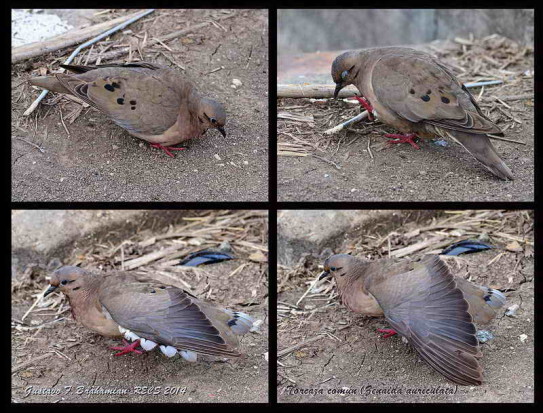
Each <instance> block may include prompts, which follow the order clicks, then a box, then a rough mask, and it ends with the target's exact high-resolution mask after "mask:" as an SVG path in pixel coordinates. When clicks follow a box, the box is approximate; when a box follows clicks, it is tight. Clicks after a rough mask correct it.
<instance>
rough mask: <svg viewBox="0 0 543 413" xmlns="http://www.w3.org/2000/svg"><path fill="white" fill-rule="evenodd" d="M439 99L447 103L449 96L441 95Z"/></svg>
mask: <svg viewBox="0 0 543 413" xmlns="http://www.w3.org/2000/svg"><path fill="white" fill-rule="evenodd" d="M441 101H442V102H443V103H449V102H450V100H449V98H446V97H445V96H441Z"/></svg>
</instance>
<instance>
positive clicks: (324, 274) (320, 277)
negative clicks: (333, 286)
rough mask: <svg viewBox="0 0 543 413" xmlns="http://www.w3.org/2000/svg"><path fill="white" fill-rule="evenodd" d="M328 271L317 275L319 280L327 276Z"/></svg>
mask: <svg viewBox="0 0 543 413" xmlns="http://www.w3.org/2000/svg"><path fill="white" fill-rule="evenodd" d="M329 276H330V272H329V271H323V272H322V274H321V275H319V280H322V279H323V278H326V277H329Z"/></svg>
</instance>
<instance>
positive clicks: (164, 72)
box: [29, 62, 226, 157]
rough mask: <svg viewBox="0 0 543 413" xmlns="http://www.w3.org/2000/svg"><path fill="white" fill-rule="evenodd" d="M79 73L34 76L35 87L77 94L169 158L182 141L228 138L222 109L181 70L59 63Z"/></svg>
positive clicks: (148, 65) (147, 65)
mask: <svg viewBox="0 0 543 413" xmlns="http://www.w3.org/2000/svg"><path fill="white" fill-rule="evenodd" d="M60 66H61V67H63V68H65V69H67V70H69V71H71V72H74V73H75V74H66V73H59V74H55V75H54V76H44V77H35V78H31V79H30V80H29V81H30V83H31V84H33V85H35V86H38V87H41V88H43V89H47V90H49V91H52V92H57V93H66V94H70V95H74V96H77V97H78V98H80V99H82V100H83V101H85V102H86V103H88V104H89V105H91V106H93V107H94V108H96V109H98V110H99V111H100V112H103V113H104V114H105V115H107V116H108V117H109V118H111V120H113V122H115V123H116V124H117V125H119V126H120V127H121V128H123V129H126V130H127V131H128V132H129V133H130V134H131V135H134V136H136V137H138V138H140V139H143V140H145V141H147V142H149V143H151V146H153V147H155V148H159V149H162V150H164V151H165V152H166V154H167V155H168V156H172V157H173V155H172V153H171V152H170V151H171V150H182V149H185V148H172V147H171V146H172V145H176V144H178V143H181V142H183V141H186V140H189V139H192V138H197V137H200V136H202V135H203V134H204V133H205V132H206V131H207V130H208V129H210V128H216V129H218V130H219V132H220V133H221V134H222V135H223V136H224V137H226V132H225V131H224V124H225V122H226V113H225V111H224V108H223V107H222V105H221V104H220V103H218V102H216V101H214V100H211V99H208V98H205V97H202V96H201V95H200V94H199V93H198V91H197V90H196V88H195V87H194V85H193V84H192V83H191V82H190V81H189V80H188V79H187V78H186V77H184V76H183V75H181V74H180V73H179V72H177V71H175V70H172V69H170V68H168V67H165V66H161V65H158V64H155V63H146V62H137V63H124V64H116V63H113V64H105V65H98V66H76V65H60Z"/></svg>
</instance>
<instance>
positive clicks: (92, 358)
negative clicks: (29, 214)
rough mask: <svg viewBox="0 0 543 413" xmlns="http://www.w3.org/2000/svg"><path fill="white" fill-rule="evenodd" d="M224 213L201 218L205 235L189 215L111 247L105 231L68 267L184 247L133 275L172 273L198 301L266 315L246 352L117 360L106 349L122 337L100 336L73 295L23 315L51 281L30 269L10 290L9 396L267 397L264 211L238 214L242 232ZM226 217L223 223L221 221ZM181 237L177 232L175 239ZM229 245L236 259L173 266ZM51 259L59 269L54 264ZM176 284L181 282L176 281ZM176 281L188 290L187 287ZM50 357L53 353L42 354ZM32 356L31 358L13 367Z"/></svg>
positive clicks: (245, 342) (247, 340)
mask: <svg viewBox="0 0 543 413" xmlns="http://www.w3.org/2000/svg"><path fill="white" fill-rule="evenodd" d="M264 214H265V213H264ZM228 215H229V213H228V212H227V211H226V212H224V211H223V213H222V214H221V217H219V218H217V219H216V220H215V219H211V220H210V221H204V224H205V225H208V229H209V231H205V228H204V230H202V226H200V227H198V226H197V225H196V226H195V223H196V224H198V222H196V221H194V220H193V221H189V220H187V221H186V225H184V226H179V227H174V228H169V229H168V228H163V229H155V230H145V231H141V232H140V233H138V234H136V235H134V236H133V237H131V238H130V239H128V240H125V241H124V243H123V244H122V245H123V246H122V247H121V246H120V245H111V243H109V242H108V237H107V236H104V237H103V238H102V239H97V240H96V242H95V244H94V245H95V247H92V248H90V249H88V248H87V249H82V248H77V247H74V248H75V249H74V251H73V254H72V257H71V258H70V259H69V260H67V261H66V262H65V263H64V264H77V263H80V264H81V266H83V267H86V268H98V267H99V266H101V267H103V268H105V269H110V268H112V267H114V268H119V267H120V263H121V260H122V255H121V254H124V257H125V259H126V260H128V259H132V258H137V257H140V256H144V255H146V254H149V253H152V252H155V251H159V250H161V249H162V248H166V247H172V246H175V245H181V246H183V249H180V250H179V252H178V253H174V254H171V255H169V256H166V257H164V258H162V259H161V260H158V261H155V262H151V263H147V264H145V265H143V266H141V267H139V268H137V269H135V270H134V271H138V272H145V273H150V274H154V275H153V276H157V277H158V276H159V275H160V276H163V277H164V276H168V275H169V276H172V275H173V276H174V277H177V280H184V282H185V283H188V284H189V285H190V286H191V287H192V289H189V290H188V291H190V292H191V293H193V294H194V295H196V296H198V297H200V298H201V299H205V300H209V301H213V302H214V303H216V304H218V305H221V306H224V307H227V308H232V309H236V310H240V311H243V312H246V313H248V314H250V315H251V316H253V317H254V318H255V319H256V320H262V324H261V325H260V327H259V329H258V331H256V332H251V333H248V334H246V335H244V336H242V337H241V339H240V348H239V349H240V352H241V353H242V356H241V357H239V358H237V359H226V358H213V357H210V356H208V357H206V356H200V357H199V359H198V362H196V363H188V362H186V361H185V360H184V359H182V358H181V357H178V356H175V357H173V358H167V357H165V356H164V355H163V354H162V353H161V352H160V351H151V352H144V354H142V355H137V354H128V355H126V356H122V357H114V356H113V354H114V353H115V351H113V350H110V349H109V347H112V346H118V345H120V344H121V343H120V340H115V339H111V338H105V337H102V336H100V335H98V334H95V333H94V332H92V331H90V330H88V329H86V328H85V327H83V326H82V325H80V324H79V323H78V322H76V321H75V320H73V318H72V317H71V315H70V310H69V306H68V304H67V301H66V300H65V298H64V297H63V296H62V295H60V294H59V295H57V294H54V295H52V296H51V297H52V298H51V299H49V297H48V298H46V299H45V300H42V302H43V301H45V302H43V305H40V304H39V305H38V306H36V307H35V309H34V310H33V311H32V312H30V314H29V316H28V317H27V318H25V319H24V320H23V321H21V319H22V317H23V315H24V314H25V313H26V312H27V310H29V308H30V307H31V305H32V304H33V303H34V301H35V298H36V296H35V294H39V293H41V291H43V290H44V289H45V288H46V287H47V285H48V283H47V281H46V280H45V275H46V274H48V272H47V271H45V270H44V269H43V268H37V267H35V266H32V265H30V266H29V267H28V268H29V270H28V271H26V272H23V273H20V274H17V278H16V281H14V283H13V288H12V290H13V292H12V343H11V346H12V347H11V349H12V369H13V370H14V371H13V372H12V401H13V402H15V403H29V402H33V403H35V402H40V403H44V402H45V403H55V402H61V403H62V402H95V403H101V402H117V403H118V402H146V403H163V402H194V403H197V402H206V403H214V402H224V403H226V402H227V403H246V402H257V403H266V402H267V401H268V361H267V352H268V298H267V297H268V280H267V277H268V264H267V258H266V256H267V217H266V215H263V214H262V211H256V212H254V213H251V211H244V212H243V213H240V214H239V215H238V217H239V216H244V222H245V224H246V226H245V227H244V231H241V230H239V228H238V229H237V230H236V228H235V227H237V226H238V225H239V224H240V222H241V221H240V220H237V221H236V219H235V217H234V219H231V220H230V221H228V223H226V219H227V216H228ZM233 215H236V214H233ZM208 216H209V215H208ZM221 220H222V221H223V224H219V223H220V221H221ZM189 228H190V229H189ZM178 233H179V234H180V235H179V236H172V234H178ZM225 241H226V242H228V243H229V244H230V246H231V248H232V251H233V255H234V256H235V257H236V259H235V260H232V261H226V262H222V263H218V264H214V265H210V266H205V267H198V268H196V269H195V270H187V269H186V268H187V267H175V266H172V264H173V263H174V262H179V257H180V256H185V255H186V254H188V253H190V252H191V251H196V250H200V249H204V248H210V247H213V248H216V247H218V245H219V244H220V243H222V242H225ZM142 242H143V244H142ZM121 250H122V251H124V252H121ZM174 257H175V258H174ZM51 265H52V266H56V265H55V262H54V260H52V263H51ZM240 267H242V268H240ZM181 268H185V269H181ZM236 270H237V271H236ZM234 271H236V272H234ZM158 279H159V280H163V278H160V277H159V278H158ZM179 283H181V281H177V282H176V285H179ZM180 286H181V287H183V286H184V287H183V288H185V289H187V287H186V285H184V284H180ZM46 354H49V355H50V356H49V357H48V358H45V359H39V357H40V356H44V355H46ZM29 360H32V362H30V363H28V364H27V365H26V366H24V365H23V368H20V369H16V367H18V366H21V364H22V363H25V362H27V361H29ZM40 392H41V393H42V394H39V393H40ZM104 392H109V393H111V392H116V394H104ZM43 393H44V394H43Z"/></svg>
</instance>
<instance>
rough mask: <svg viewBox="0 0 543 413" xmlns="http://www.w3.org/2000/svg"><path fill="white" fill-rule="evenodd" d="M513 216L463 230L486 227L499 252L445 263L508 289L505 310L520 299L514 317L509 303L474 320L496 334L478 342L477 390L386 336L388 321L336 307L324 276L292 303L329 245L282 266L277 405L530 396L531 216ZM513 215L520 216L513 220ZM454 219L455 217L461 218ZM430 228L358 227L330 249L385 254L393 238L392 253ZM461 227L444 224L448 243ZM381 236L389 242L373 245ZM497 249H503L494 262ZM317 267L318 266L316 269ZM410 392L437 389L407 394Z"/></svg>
mask: <svg viewBox="0 0 543 413" xmlns="http://www.w3.org/2000/svg"><path fill="white" fill-rule="evenodd" d="M516 214H517V213H507V214H505V216H504V217H503V219H502V221H499V220H497V219H496V217H495V216H494V217H488V216H487V218H488V219H489V221H488V222H490V220H495V223H496V224H495V225H494V224H492V225H489V226H487V227H486V229H482V228H481V230H480V231H479V233H478V234H477V230H476V229H475V227H474V226H471V225H470V229H469V230H465V233H464V235H463V238H466V235H468V234H469V237H470V238H477V236H478V235H480V234H483V233H486V234H487V235H488V236H489V237H490V243H491V244H492V245H494V246H496V247H498V248H499V249H497V250H489V251H484V252H479V253H475V254H469V255H462V256H460V257H458V258H457V257H446V262H447V264H449V265H450V268H451V269H452V271H453V272H454V274H455V275H458V276H462V277H465V278H468V277H469V279H470V280H471V281H472V282H474V283H476V284H479V285H488V286H490V287H493V288H498V289H500V290H502V291H505V295H506V296H507V304H506V308H509V307H510V306H512V305H514V304H518V305H519V306H520V308H519V310H518V311H517V312H516V314H515V315H514V316H512V317H511V316H505V315H504V312H505V309H503V311H502V312H501V313H500V314H499V315H498V317H497V318H496V319H495V320H493V321H492V322H491V323H490V324H488V325H485V326H478V329H484V330H487V331H490V332H491V333H492V334H493V336H494V338H493V339H492V340H490V341H489V342H487V343H485V344H482V345H481V349H482V352H483V358H482V359H481V365H482V367H483V370H484V378H485V381H484V382H483V384H482V385H481V386H471V387H465V386H456V385H454V383H451V382H448V381H447V380H446V379H445V378H444V377H443V376H441V375H440V374H439V373H437V372H436V371H434V370H433V369H432V368H431V367H429V366H428V365H427V364H426V363H425V362H424V361H422V360H421V359H420V357H419V356H418V355H417V353H416V351H415V350H414V349H413V348H412V347H411V346H410V345H408V344H404V343H403V342H402V339H401V338H400V337H398V336H394V337H391V338H387V339H384V338H382V337H380V336H381V335H380V334H379V333H377V331H376V329H378V328H388V327H389V326H388V324H387V322H386V321H385V319H384V318H370V317H364V316H361V315H358V314H355V313H352V312H350V311H349V310H347V309H346V308H345V307H343V306H342V305H341V304H339V303H338V299H337V297H336V296H335V287H332V284H329V283H328V281H325V282H323V283H322V284H317V287H315V288H316V290H315V292H314V293H313V292H311V293H310V294H308V295H307V296H306V298H304V299H303V300H302V301H301V302H300V305H298V306H296V303H297V301H298V300H299V299H300V297H302V294H303V293H304V292H305V291H306V290H307V288H308V286H309V283H310V282H311V281H312V280H314V279H315V277H316V276H317V275H318V274H319V272H320V271H322V262H323V261H324V258H325V257H327V256H329V255H330V254H331V253H332V251H329V250H328V251H323V253H322V254H321V257H312V256H309V257H306V259H305V260H303V262H301V263H300V265H299V266H298V267H296V268H283V269H280V271H279V283H280V286H281V287H280V290H279V296H278V301H279V304H278V306H279V308H278V314H279V321H278V332H279V335H278V350H279V354H280V356H279V365H278V379H277V381H278V390H277V393H278V400H279V402H283V403H303V402H345V403H350V402H375V403H387V402H391V403H394V402H408V403H411V402H432V403H433V402H444V403H447V402H449V403H451V402H453V403H457V402H458V403H462V402H469V403H471V402H473V403H481V402H486V403H496V402H533V401H534V278H533V277H534V257H533V217H532V216H531V215H530V216H529V215H527V213H526V212H522V213H518V214H522V215H523V217H521V216H520V215H516ZM475 215H477V214H475V213H473V214H472V215H471V216H470V217H469V218H473V217H475ZM515 216H516V217H517V218H518V222H515V221H514V219H515V218H514V217H515ZM464 217H466V216H465V215H464ZM442 220H443V217H441V221H442ZM466 220H467V219H466ZM507 220H508V221H509V223H508V224H507V226H508V225H511V227H514V226H516V225H517V224H518V227H517V228H518V232H516V233H515V234H516V235H513V233H512V232H510V231H502V229H500V226H501V225H502V224H505V223H506V222H507ZM530 221H531V222H530ZM456 222H457V223H459V222H460V220H457V221H456ZM433 224H435V221H426V222H419V223H416V222H408V223H407V224H406V225H404V226H402V227H398V228H393V229H391V230H390V232H389V231H388V230H387V231H385V232H379V230H376V232H374V233H371V234H360V233H357V231H356V230H353V231H352V232H351V233H349V234H347V235H346V237H345V242H344V244H343V246H342V247H341V248H339V249H338V250H337V251H334V252H352V253H353V254H354V255H368V256H373V257H377V256H379V255H385V256H386V251H387V249H388V246H387V243H386V240H387V239H389V238H388V237H389V236H390V239H391V250H392V251H395V250H397V249H398V248H403V247H405V246H408V245H415V244H417V243H418V242H420V241H421V240H422V239H428V238H429V237H430V236H437V235H438V232H440V231H438V230H437V229H436V230H433V231H436V232H434V233H433V234H431V233H430V232H432V231H430V232H427V231H423V232H421V233H420V234H419V235H414V234H417V232H416V228H424V227H427V226H431V225H433ZM451 224H452V223H451ZM490 226H493V227H494V228H490ZM455 227H456V228H455ZM458 227H459V225H456V224H454V227H453V226H452V225H451V227H450V228H447V229H442V230H441V232H447V233H448V235H447V236H446V237H445V238H444V240H445V242H447V241H449V242H450V243H453V242H455V241H458V240H459V238H460V235H454V234H455V232H456V231H461V230H459V229H458ZM383 231H384V230H383ZM500 232H501V233H502V234H503V232H506V233H507V235H511V236H518V237H519V239H523V240H525V241H527V244H525V243H522V242H520V241H519V242H520V243H521V244H522V247H521V248H520V250H519V251H518V252H510V251H508V250H505V249H503V248H505V247H509V248H512V246H511V245H510V243H511V242H512V241H511V239H507V238H503V237H500V236H498V234H499V233H500ZM364 235H366V237H364ZM423 235H424V236H423ZM374 236H375V239H374V238H373V237H374ZM370 237H371V238H370ZM383 239H384V240H385V242H384V246H381V247H377V245H378V243H379V242H382V240H383ZM530 243H531V245H530ZM438 250H439V249H438ZM426 252H430V250H429V249H425V250H420V251H418V252H417V253H415V254H413V255H410V256H409V257H416V256H421V255H422V254H424V253H426ZM434 252H436V251H434ZM499 254H502V255H501V256H500V257H499V258H496V257H497V256H498V255H499ZM492 260H493V261H492ZM491 261H492V262H491ZM318 265H321V267H320V270H319V268H318ZM319 286H320V287H319ZM523 335H526V337H524V336H523ZM304 342H305V343H306V344H305V345H301V346H298V347H297V348H295V349H293V350H291V351H287V352H286V353H287V354H285V355H283V356H281V351H283V350H285V349H289V348H291V347H292V346H295V345H300V344H301V343H304ZM409 391H411V392H413V391H415V392H416V391H418V392H421V391H435V392H438V393H436V394H408V392H409ZM321 392H322V393H321ZM400 392H401V393H400ZM439 392H441V393H439Z"/></svg>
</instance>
